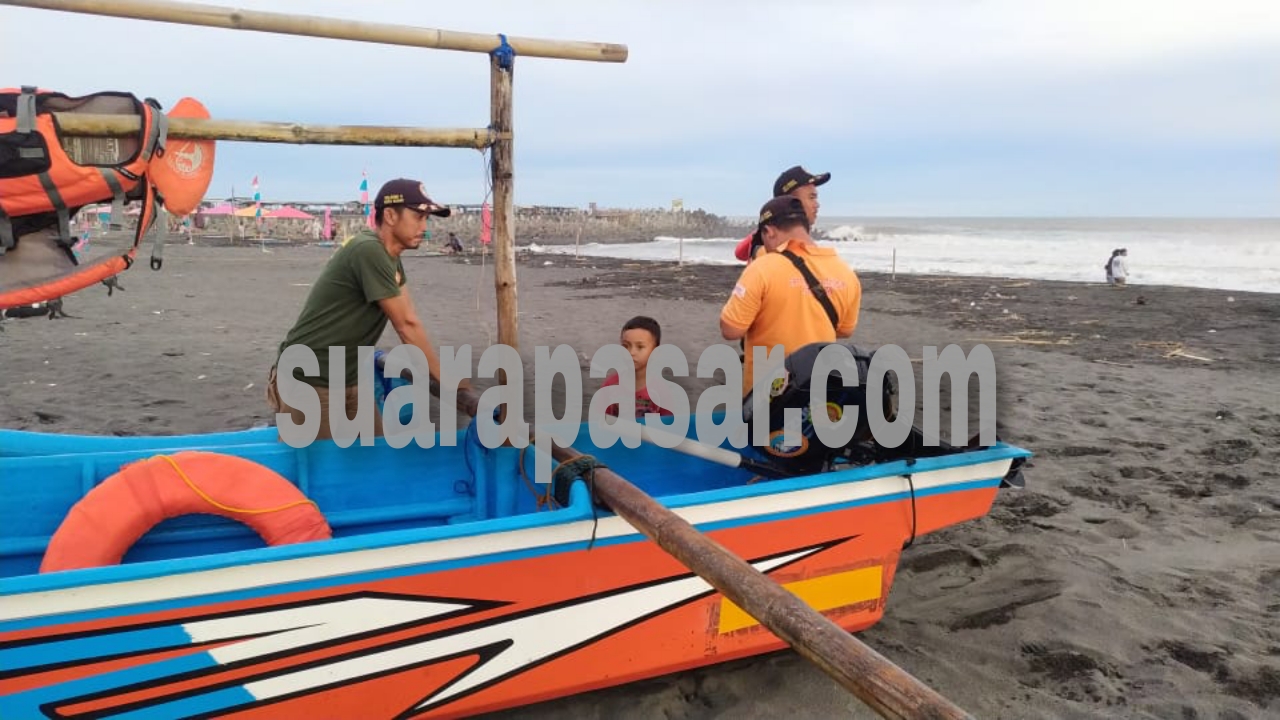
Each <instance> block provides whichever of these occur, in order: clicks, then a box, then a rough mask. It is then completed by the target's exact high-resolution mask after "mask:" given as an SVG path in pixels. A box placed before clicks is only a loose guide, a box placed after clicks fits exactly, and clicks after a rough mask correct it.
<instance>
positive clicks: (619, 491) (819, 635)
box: [551, 444, 972, 720]
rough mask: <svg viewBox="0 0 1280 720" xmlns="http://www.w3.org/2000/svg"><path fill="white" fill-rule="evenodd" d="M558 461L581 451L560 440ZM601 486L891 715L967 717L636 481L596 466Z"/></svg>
mask: <svg viewBox="0 0 1280 720" xmlns="http://www.w3.org/2000/svg"><path fill="white" fill-rule="evenodd" d="M551 456H552V457H553V458H555V459H556V461H558V462H562V463H563V462H567V461H569V460H573V459H575V458H578V457H581V456H582V454H581V453H579V452H578V451H577V450H574V449H573V448H564V447H560V446H558V445H555V444H553V445H552V448H551ZM593 484H594V486H595V494H596V496H597V497H599V498H600V499H601V500H603V501H604V502H605V503H606V504H607V505H608V506H609V507H610V508H611V509H612V510H613V511H614V512H615V513H617V514H618V516H619V517H621V518H622V519H624V520H626V521H627V522H628V523H630V524H631V526H632V527H634V528H636V529H637V530H639V531H640V532H642V533H644V534H645V535H646V536H647V537H648V538H649V539H650V540H652V541H654V542H655V543H657V544H658V546H659V547H661V548H662V549H663V550H665V551H666V552H667V553H668V554H670V555H671V556H672V557H674V558H675V559H677V560H679V561H680V562H681V563H682V564H683V565H684V566H685V567H687V568H689V569H690V570H692V571H693V572H695V573H697V574H698V576H700V577H701V578H702V579H703V580H706V581H707V582H708V583H710V584H711V586H712V587H714V588H715V589H716V590H718V591H720V594H722V595H724V596H725V597H727V598H729V599H730V600H732V601H733V602H734V603H735V604H736V605H737V606H738V607H740V608H742V609H743V610H746V611H747V612H748V613H750V614H751V616H752V617H754V618H755V619H756V620H759V621H760V623H761V624H763V625H764V626H765V627H767V628H769V630H771V631H773V634H775V635H777V636H778V637H779V638H781V639H783V640H785V641H786V642H787V644H789V645H790V646H791V647H792V648H794V649H795V651H796V652H797V653H799V654H800V655H801V656H803V657H804V658H805V659H807V660H809V661H810V662H812V663H813V664H814V665H817V666H818V668H819V669H820V670H822V671H823V672H825V673H826V674H827V675H829V676H830V677H831V678H832V679H834V680H835V681H836V682H837V683H839V684H840V686H841V687H843V688H845V689H846V690H848V691H849V692H851V693H853V694H854V695H856V696H857V697H858V698H859V699H860V700H862V701H863V702H865V703H866V704H867V705H869V706H871V708H872V709H873V710H875V711H876V712H877V713H879V714H880V715H881V717H886V718H902V719H903V720H908V719H910V720H925V719H928V720H935V719H936V720H944V719H945V720H963V719H966V718H968V719H970V720H971V717H972V716H970V715H969V714H968V713H966V712H965V711H964V710H962V709H961V708H959V707H958V706H956V705H955V704H954V703H952V702H951V701H950V700H947V699H946V698H944V697H942V696H941V695H939V694H938V693H937V691H935V690H933V689H932V688H930V687H928V686H927V685H925V684H924V683H922V682H920V681H919V680H917V679H916V678H915V677H913V676H912V675H910V674H908V673H907V672H906V671H905V670H903V669H902V668H900V667H898V666H897V665H895V664H893V663H892V662H891V661H890V660H889V659H888V658H886V657H884V656H883V655H881V654H880V653H878V652H876V651H875V650H873V649H871V648H870V647H868V646H866V645H865V644H863V643H862V642H861V641H859V640H858V639H856V638H854V637H853V635H851V634H849V633H848V632H846V631H845V630H844V629H843V628H841V627H840V626H839V625H837V624H835V623H834V622H832V621H831V620H830V619H829V618H827V617H826V616H824V615H823V614H821V613H819V612H818V611H817V610H814V609H813V608H812V607H809V605H808V604H806V603H805V602H804V601H803V600H801V599H800V598H798V597H796V596H795V595H794V594H793V593H791V592H790V591H788V590H787V589H786V588H784V587H782V586H781V585H779V584H778V583H777V582H775V581H773V580H772V579H770V578H769V577H768V576H767V575H764V574H763V573H761V572H760V571H758V570H756V569H755V568H753V567H751V565H749V564H748V563H747V562H746V561H745V560H743V559H742V558H740V557H738V556H737V555H734V554H733V553H731V552H729V551H728V550H727V549H725V547H724V546H723V545H721V544H719V543H717V542H716V541H714V540H712V539H710V538H708V537H706V536H705V535H703V534H701V533H699V532H698V531H697V529H695V528H694V527H693V526H692V525H690V524H689V523H688V522H686V521H685V520H684V518H681V517H680V516H679V515H676V514H675V513H673V512H672V511H671V510H669V509H667V508H665V507H663V506H662V505H660V504H659V503H658V502H657V501H656V500H654V499H653V498H651V497H649V496H648V495H646V494H645V493H644V492H643V491H641V490H640V489H639V488H637V487H636V486H635V485H632V484H631V483H629V482H627V481H626V480H625V479H624V478H622V477H621V476H619V475H617V474H616V473H613V472H611V471H610V470H608V469H605V468H596V470H595V477H594V482H593Z"/></svg>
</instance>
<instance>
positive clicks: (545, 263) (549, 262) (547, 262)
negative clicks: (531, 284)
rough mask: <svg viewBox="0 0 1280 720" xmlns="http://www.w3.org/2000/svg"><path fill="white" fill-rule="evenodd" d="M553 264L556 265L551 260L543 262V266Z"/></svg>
mask: <svg viewBox="0 0 1280 720" xmlns="http://www.w3.org/2000/svg"><path fill="white" fill-rule="evenodd" d="M551 265H555V263H553V262H551V261H550V260H547V261H546V262H544V263H542V267H549V266H551Z"/></svg>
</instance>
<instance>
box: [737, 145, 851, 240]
mask: <svg viewBox="0 0 1280 720" xmlns="http://www.w3.org/2000/svg"><path fill="white" fill-rule="evenodd" d="M830 179H831V173H822V174H820V175H814V174H813V173H811V172H809V171H808V170H805V169H804V168H802V167H800V166H799V165H796V166H795V167H792V168H788V169H786V170H784V171H783V172H782V174H781V175H779V176H778V179H777V180H774V181H773V195H774V197H777V196H779V195H794V196H795V197H797V198H799V199H800V202H801V203H802V204H804V212H805V215H806V216H808V218H809V228H810V229H812V228H813V224H814V223H816V222H818V186H819V185H822V184H825V183H826V182H827V181H828V180H830ZM761 248H764V250H763V251H762V250H761ZM773 250H774V248H772V247H768V246H766V245H765V244H764V239H763V238H762V237H760V231H759V230H756V231H755V232H753V233H751V234H750V235H748V236H746V237H744V238H742V240H741V241H739V242H738V246H737V247H736V248H734V250H733V255H734V257H736V258H738V259H739V260H741V261H742V262H745V263H749V262H751V261H752V260H754V259H755V257H756V256H757V255H759V254H760V253H761V252H764V251H767V252H773Z"/></svg>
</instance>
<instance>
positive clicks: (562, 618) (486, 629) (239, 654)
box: [0, 425, 1029, 720]
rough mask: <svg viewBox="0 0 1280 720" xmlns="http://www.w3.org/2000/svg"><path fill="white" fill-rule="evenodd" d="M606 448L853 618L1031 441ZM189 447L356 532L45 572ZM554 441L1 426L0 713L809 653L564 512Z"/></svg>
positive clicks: (524, 686) (719, 535)
mask: <svg viewBox="0 0 1280 720" xmlns="http://www.w3.org/2000/svg"><path fill="white" fill-rule="evenodd" d="M588 440H589V435H588V432H587V428H586V426H585V425H584V426H583V427H582V429H581V432H580V434H579V438H578V440H577V441H575V446H576V447H578V448H579V449H580V450H582V451H584V452H588V453H591V454H594V455H595V456H596V457H597V458H599V459H600V460H601V461H602V462H604V463H606V464H608V465H609V466H610V467H612V468H615V469H618V470H619V471H621V472H624V473H625V475H626V476H627V478H628V479H629V480H631V481H632V482H633V483H635V484H636V485H637V486H638V487H640V488H641V489H643V490H644V491H645V492H647V493H649V494H650V495H651V496H653V497H654V498H656V499H657V500H659V501H660V502H661V503H662V504H664V505H665V506H667V507H669V508H671V509H673V510H674V511H675V512H676V513H677V514H679V515H680V516H682V517H683V518H685V519H686V520H688V521H689V522H690V523H691V524H693V525H694V526H695V527H697V528H698V529H699V531H701V532H703V533H705V534H706V535H708V536H709V537H711V538H712V539H714V540H716V541H718V542H720V543H721V544H723V545H724V546H725V547H727V548H728V549H729V550H731V551H733V552H734V553H737V554H738V555H740V556H741V557H743V558H744V559H746V560H748V561H749V562H751V563H752V564H753V565H754V566H755V567H756V568H758V569H760V570H761V571H762V572H766V573H767V574H769V575H770V576H771V577H772V578H774V579H775V580H776V581H778V582H779V583H781V584H783V585H784V586H786V587H787V588H788V589H790V590H791V591H792V592H793V593H795V594H797V595H798V596H800V597H801V598H803V599H804V600H805V601H806V602H808V603H809V604H810V605H812V606H813V607H815V608H816V609H818V610H820V611H822V612H823V613H824V614H826V615H827V616H828V617H830V618H831V619H832V620H834V621H835V622H837V623H838V624H840V625H841V626H842V627H844V628H846V629H848V630H851V631H857V630H861V629H864V628H866V627H869V626H870V625H872V624H874V623H875V622H876V621H878V620H879V618H880V617H881V616H882V615H883V613H884V610H885V607H886V603H887V601H888V598H889V591H890V587H891V585H892V581H893V577H894V571H895V569H896V567H897V564H898V559H899V556H900V554H901V553H902V552H903V546H904V545H906V544H908V541H909V540H910V539H912V538H913V537H918V536H921V535H924V534H927V533H930V532H934V531H936V530H938V529H940V528H943V527H946V526H949V525H954V524H956V523H961V522H965V521H967V520H971V519H974V518H977V517H979V516H981V515H983V514H985V513H986V512H987V511H988V509H989V508H990V505H991V503H992V501H993V500H994V499H995V497H996V495H997V493H998V492H999V490H1000V488H1001V486H1002V483H1003V479H1004V478H1006V476H1009V475H1010V474H1011V473H1012V472H1014V471H1016V467H1017V465H1018V464H1020V463H1021V462H1022V459H1023V458H1025V457H1027V456H1028V454H1029V453H1027V452H1026V451H1025V450H1022V449H1020V448H1017V447H1012V446H1008V445H1005V444H998V445H996V446H994V447H989V448H984V449H972V450H959V449H953V450H952V451H950V452H947V453H944V454H939V455H937V456H934V457H920V458H903V459H900V460H894V461H890V462H883V463H878V464H875V465H870V466H864V467H851V468H848V469H843V470H837V471H834V472H827V473H823V474H819V475H813V476H807V477H799V478H789V479H779V480H770V481H763V482H752V480H754V479H755V478H753V476H752V473H750V472H748V471H744V470H740V469H733V468H728V467H724V466H722V465H718V464H714V463H711V462H707V461H704V460H700V459H697V458H691V457H689V456H687V455H682V454H679V453H675V452H673V451H670V450H664V449H662V448H660V447H656V446H653V445H648V444H645V445H642V446H641V447H640V448H637V449H628V448H626V447H624V446H623V445H622V444H621V443H618V444H615V445H614V446H613V447H611V448H597V447H593V446H591V445H590V443H589V441H588ZM191 449H202V450H204V451H209V452H216V453H220V454H224V455H227V456H232V457H236V458H244V459H247V460H250V461H252V462H254V463H258V464H260V465H262V466H264V467H266V468H269V469H270V470H272V471H274V472H276V473H278V474H279V475H281V476H283V477H284V478H287V479H288V481H289V482H291V483H293V484H294V485H295V486H296V487H297V488H299V489H300V490H301V491H302V492H303V493H305V495H306V496H307V497H309V498H311V499H312V500H314V501H315V503H316V504H317V505H318V507H319V509H320V510H321V511H322V512H323V514H324V516H325V518H326V519H327V521H328V523H329V525H330V527H331V528H332V538H331V539H327V540H322V541H314V542H304V543H296V544H289V545H276V546H265V544H264V542H263V540H262V539H261V538H260V537H259V536H258V535H257V534H255V533H254V532H253V531H251V530H249V529H248V528H247V527H246V526H244V525H242V524H240V523H237V522H235V521H232V520H228V519H226V518H223V517H216V516H214V515H188V516H184V517H180V518H175V519H172V520H167V521H165V522H163V523H161V524H160V525H158V526H156V527H155V528H154V529H153V530H152V531H150V532H148V533H147V534H146V535H145V536H144V537H143V538H142V539H141V540H140V541H138V542H137V543H136V544H134V545H133V546H132V548H131V549H130V550H129V552H128V553H127V555H126V556H125V557H124V561H123V562H122V563H120V564H118V565H112V566H106V567H93V568H84V569H75V570H67V571H61V572H46V573H41V572H39V568H40V564H41V558H42V555H43V553H44V552H45V550H46V547H47V546H48V544H49V541H50V538H51V536H53V535H54V533H55V532H56V531H57V530H58V528H59V526H60V524H62V523H63V521H64V519H65V518H67V516H68V512H69V511H70V510H71V508H72V507H73V506H74V505H76V503H77V502H79V501H81V499H82V498H84V497H85V496H86V494H87V493H89V492H90V491H91V490H92V489H94V488H95V487H96V486H98V485H99V484H101V483H103V481H104V480H106V479H107V478H109V477H111V476H112V475H114V474H116V473H117V472H119V471H120V470H121V468H122V467H125V466H126V465H128V464H129V463H134V462H137V461H142V460H145V459H147V458H152V457H155V456H157V455H165V456H170V457H174V456H177V455H178V454H180V453H182V452H183V451H189V450H191ZM531 455H532V453H531V451H530V452H523V453H522V452H521V451H520V450H518V449H515V448H498V449H486V448H484V447H483V446H481V445H480V444H479V443H478V442H477V441H476V439H475V436H474V434H469V433H467V432H466V431H463V432H459V433H458V435H457V436H456V438H455V445H454V446H440V445H439V438H437V446H436V447H434V448H431V449H422V448H418V447H417V446H416V445H410V446H409V447H406V448H404V449H399V450H397V449H393V448H391V447H390V446H388V445H387V444H386V443H385V442H384V441H381V440H380V441H379V442H378V443H377V444H376V445H374V446H372V447H360V446H352V447H349V448H346V449H343V448H339V447H337V446H336V445H334V444H333V443H332V442H319V443H316V444H314V445H312V446H310V447H307V448H305V449H294V448H291V447H289V446H287V445H284V444H283V443H280V442H278V441H277V440H276V437H275V431H274V429H270V428H268V429H259V430H247V431H243V432H232V433H217V434H209V435H188V436H175V437H147V438H115V437H94V436H58V435H45V434H39V433H26V432H17V431H5V432H3V433H0V498H3V505H4V507H3V517H5V518H6V521H5V523H4V525H3V526H2V527H0V539H2V540H3V542H0V548H2V549H0V668H2V670H0V717H3V718H6V720H8V719H9V718H15V719H16V718H53V717H90V716H92V717H111V718H115V717H195V716H201V717H207V716H214V715H216V716H219V717H268V716H269V717H320V716H325V717H387V718H391V717H455V716H459V715H469V714H473V713H479V712H485V711H491V710H496V709H499V708H505V707H511V706H516V705H523V704H528V703H533V702H538V701H541V700H546V699H549V698H554V697H559V696H563V695H568V694H573V693H577V692H583V691H587V690H591V689H595V688H601V687H607V686H611V685H617V684H621V683H626V682H631V681H635V680H639V679H642V678H649V677H654V676H657V675H662V674H665V673H671V672H675V671H680V670H684V669H689V668H693V667H698V666H702V665H707V664H711V663H718V662H724V661H727V660H731V659H734V658H740V657H745V656H748V655H753V654H758V653H763V652H769V651H772V650H777V649H780V648H782V647H785V645H784V644H783V643H782V641H780V640H779V639H778V638H777V637H776V636H774V635H773V634H772V633H771V632H770V631H768V630H767V629H766V628H764V627H763V626H761V625H760V624H759V623H758V622H757V621H756V620H755V619H754V618H752V617H751V616H750V615H748V614H746V613H745V612H744V611H742V610H741V609H740V608H738V607H737V606H736V605H734V604H733V603H732V602H730V601H728V600H727V599H725V598H723V597H722V596H721V595H719V594H718V593H716V592H715V591H714V590H712V588H711V587H710V586H709V585H708V584H707V583H706V582H705V581H704V580H702V579H701V578H699V577H698V576H696V575H693V574H691V573H690V572H689V571H688V569H686V568H685V567H684V566H682V565H680V564H679V563H678V562H676V561H675V560H674V559H672V558H671V557H670V556H669V555H667V554H666V553H665V552H663V551H662V550H661V549H659V548H658V547H657V546H655V545H654V544H652V543H651V542H649V541H648V540H647V539H646V538H645V537H643V536H642V535H640V534H639V533H638V532H637V531H636V530H635V529H634V528H632V527H631V526H630V525H628V524H627V523H626V522H624V521H623V520H622V519H621V518H618V517H616V516H615V515H613V514H612V513H609V512H607V511H605V510H601V509H600V508H598V507H596V506H595V505H594V504H593V503H592V502H591V499H590V497H589V493H588V491H587V489H586V487H585V486H584V484H583V482H582V481H581V480H578V481H577V482H575V483H574V485H573V488H572V493H571V498H570V501H569V502H568V504H567V506H565V507H559V508H555V509H552V508H549V507H547V506H546V502H545V497H544V488H543V487H534V486H532V485H531V484H530V483H529V482H528V480H527V478H526V475H527V476H528V477H532V457H531ZM174 482H178V480H177V479H176V478H175V479H174ZM335 713H336V714H335Z"/></svg>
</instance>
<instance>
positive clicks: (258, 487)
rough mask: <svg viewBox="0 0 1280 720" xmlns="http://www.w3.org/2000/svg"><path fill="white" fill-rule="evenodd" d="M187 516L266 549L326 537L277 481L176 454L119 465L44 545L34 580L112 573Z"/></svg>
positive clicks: (316, 514)
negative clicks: (232, 526) (212, 519)
mask: <svg viewBox="0 0 1280 720" xmlns="http://www.w3.org/2000/svg"><path fill="white" fill-rule="evenodd" d="M191 513H204V514H208V515H220V516H222V517H225V518H231V519H233V520H238V521H240V522H242V523H244V524H245V525H248V526H249V527H251V528H253V529H254V530H255V531H256V532H257V533H258V535H260V536H261V537H262V539H263V540H265V541H266V542H267V544H268V545H287V544H289V543H298V542H308V541H311V540H328V539H329V538H331V537H333V532H332V530H330V528H329V523H328V522H327V521H326V520H325V518H324V515H323V514H322V513H321V512H320V509H319V508H318V507H317V506H316V504H315V503H314V502H313V501H312V500H310V499H309V498H307V496H306V495H304V494H303V493H302V491H300V490H299V489H298V488H296V487H294V486H293V484H292V483H290V482H289V481H288V480H286V479H285V478H284V477H282V476H281V475H280V474H278V473H276V472H274V471H273V470H271V469H269V468H267V467H264V466H262V465H259V464H258V463H255V462H253V461H250V460H246V459H244V458H241V457H236V456H233V455H222V454H219V453H211V452H199V451H183V452H179V453H175V454H174V455H172V456H169V455H156V456H154V457H150V458H147V459H146V460H140V461H138V462H135V463H131V464H129V465H126V466H125V467H123V468H121V469H120V471H119V472H117V473H116V474H115V475H112V476H111V477H109V478H107V479H106V480H104V481H103V482H102V484H100V485H99V486H98V487H96V488H94V489H93V490H90V491H89V493H88V494H86V495H85V496H84V498H83V499H81V500H80V502H78V503H76V504H75V506H73V507H72V508H71V511H70V512H68V513H67V517H66V518H64V519H63V521H62V524H61V525H60V526H59V527H58V531H57V532H55V533H54V534H53V537H52V538H51V539H50V540H49V547H48V549H47V550H46V551H45V555H44V561H43V562H42V563H41V565H40V572H57V571H60V570H73V569H76V568H88V567H101V566H104V565H118V564H119V563H120V561H121V560H122V559H123V558H124V554H125V553H126V552H128V550H129V548H130V547H132V545H133V544H134V543H135V542H137V541H138V539H139V538H141V537H142V536H143V535H145V534H146V533H147V531H148V530H150V529H151V528H153V527H155V526H156V525H157V524H159V523H160V522H161V521H164V520H167V519H169V518H174V517H178V516H179V515H187V514H191Z"/></svg>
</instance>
